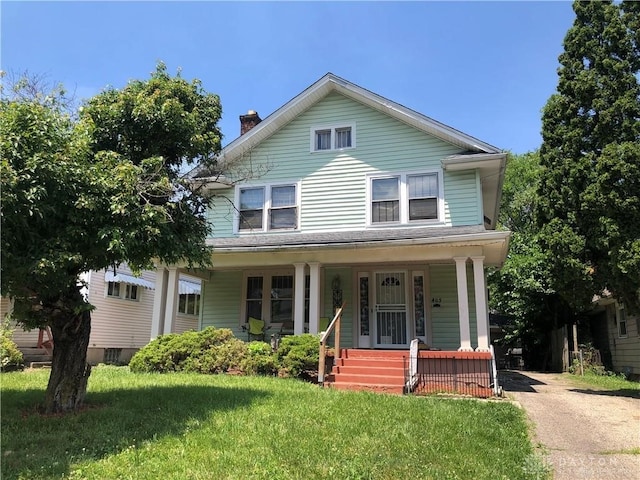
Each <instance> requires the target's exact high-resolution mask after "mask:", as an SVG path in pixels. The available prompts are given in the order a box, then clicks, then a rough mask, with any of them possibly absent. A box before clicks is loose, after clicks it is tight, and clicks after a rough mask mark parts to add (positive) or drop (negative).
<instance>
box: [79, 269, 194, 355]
mask: <svg viewBox="0 0 640 480" xmlns="http://www.w3.org/2000/svg"><path fill="white" fill-rule="evenodd" d="M155 277H156V274H155V272H153V271H150V270H145V271H143V272H142V274H141V275H140V276H139V277H136V276H134V275H133V274H132V273H131V271H130V270H129V269H128V268H127V267H126V265H121V266H120V267H118V268H117V269H116V270H115V271H114V270H112V269H108V270H101V271H97V272H90V274H89V278H88V282H89V290H88V300H89V303H91V304H92V305H93V306H94V307H96V309H95V310H94V311H93V312H92V314H91V336H90V337H89V349H88V353H87V361H88V362H89V363H100V362H106V363H126V362H128V361H129V360H130V359H131V357H132V356H133V354H134V353H135V352H136V351H138V349H140V348H141V347H143V346H144V345H146V344H147V343H149V340H150V339H151V318H152V312H153V301H154V296H155V294H156V291H155V285H154V281H155ZM178 300H179V301H178V304H177V305H176V309H175V311H174V312H173V317H174V322H173V328H172V330H171V332H169V331H167V333H181V332H184V331H187V330H197V329H198V328H199V321H198V316H199V312H200V310H199V309H200V281H199V280H198V279H195V278H192V277H186V276H181V278H180V279H179V283H178Z"/></svg>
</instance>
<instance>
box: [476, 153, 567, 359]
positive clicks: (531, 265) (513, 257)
mask: <svg viewBox="0 0 640 480" xmlns="http://www.w3.org/2000/svg"><path fill="white" fill-rule="evenodd" d="M540 175H541V167H540V156H539V152H538V151H535V152H529V153H525V154H522V155H513V154H510V155H509V156H508V161H507V168H506V171H505V179H504V185H503V190H502V199H501V207H500V217H499V218H498V225H499V228H503V229H507V230H510V231H511V232H512V233H511V241H510V245H509V253H508V255H507V258H506V260H505V263H504V266H503V267H502V268H501V269H499V270H494V271H492V272H490V274H489V277H488V285H489V290H490V296H489V298H490V307H491V310H492V311H493V312H496V313H499V314H502V315H507V316H509V317H511V318H512V323H511V324H510V326H509V327H510V328H509V331H508V332H507V335H506V337H505V338H506V340H507V341H509V342H513V341H520V342H521V344H522V346H523V347H524V355H525V363H526V365H527V367H529V368H538V369H546V368H548V367H549V366H551V367H553V368H554V369H560V368H561V367H562V357H561V356H559V357H558V356H557V353H558V352H554V351H552V350H551V348H550V346H551V343H552V341H551V340H552V339H551V336H550V333H551V332H552V331H553V330H554V328H555V322H554V320H555V317H556V315H557V313H558V312H563V314H564V315H567V316H569V315H571V309H570V307H569V305H568V304H567V303H566V302H565V301H564V300H563V298H562V297H561V296H560V295H558V293H557V292H556V291H555V290H554V289H553V287H552V283H551V281H550V279H551V274H552V272H551V271H550V269H549V264H548V262H547V259H546V255H545V253H544V252H543V251H542V249H541V247H540V245H539V244H538V242H537V241H536V239H537V236H538V232H539V228H538V226H537V225H536V222H535V215H534V214H535V210H536V205H537V203H538V197H537V189H538V183H539V181H540ZM560 353H561V352H560Z"/></svg>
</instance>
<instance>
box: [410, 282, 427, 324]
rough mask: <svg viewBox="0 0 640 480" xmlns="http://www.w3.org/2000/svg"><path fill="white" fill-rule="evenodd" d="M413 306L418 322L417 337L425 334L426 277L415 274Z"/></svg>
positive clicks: (416, 321)
mask: <svg viewBox="0 0 640 480" xmlns="http://www.w3.org/2000/svg"><path fill="white" fill-rule="evenodd" d="M413 308H414V318H415V323H416V337H424V336H425V324H426V322H425V315H424V277H423V276H422V275H415V276H414V277H413Z"/></svg>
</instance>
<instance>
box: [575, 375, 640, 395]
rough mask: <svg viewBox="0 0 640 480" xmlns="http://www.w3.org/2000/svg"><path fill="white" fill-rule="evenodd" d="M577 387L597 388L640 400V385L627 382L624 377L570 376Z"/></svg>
mask: <svg viewBox="0 0 640 480" xmlns="http://www.w3.org/2000/svg"><path fill="white" fill-rule="evenodd" d="M568 377H569V378H570V379H571V380H572V381H573V382H574V383H575V384H577V385H585V386H590V387H596V388H597V389H599V390H607V391H609V392H613V393H615V392H617V393H618V394H620V395H621V396H628V397H634V398H640V383H639V382H631V381H629V380H626V379H625V378H624V377H623V376H622V375H596V374H593V373H590V372H585V374H584V376H581V375H568Z"/></svg>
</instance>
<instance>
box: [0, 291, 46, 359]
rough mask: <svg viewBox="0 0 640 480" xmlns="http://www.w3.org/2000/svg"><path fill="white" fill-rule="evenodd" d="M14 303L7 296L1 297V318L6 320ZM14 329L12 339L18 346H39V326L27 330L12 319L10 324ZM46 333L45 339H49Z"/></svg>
mask: <svg viewBox="0 0 640 480" xmlns="http://www.w3.org/2000/svg"><path fill="white" fill-rule="evenodd" d="M12 309H13V305H12V304H11V300H10V299H9V298H7V297H0V319H1V320H2V321H4V319H5V317H6V316H7V315H8V314H10V313H11V310H12ZM10 326H11V328H12V329H13V334H12V337H11V338H12V340H13V341H14V342H15V344H16V345H17V346H18V348H36V347H37V346H38V335H39V332H40V330H39V329H38V328H36V329H34V330H31V331H26V330H24V328H23V327H22V325H18V324H17V323H16V322H15V321H14V320H11V324H10ZM47 338H48V337H47V336H46V334H45V337H44V340H47Z"/></svg>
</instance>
